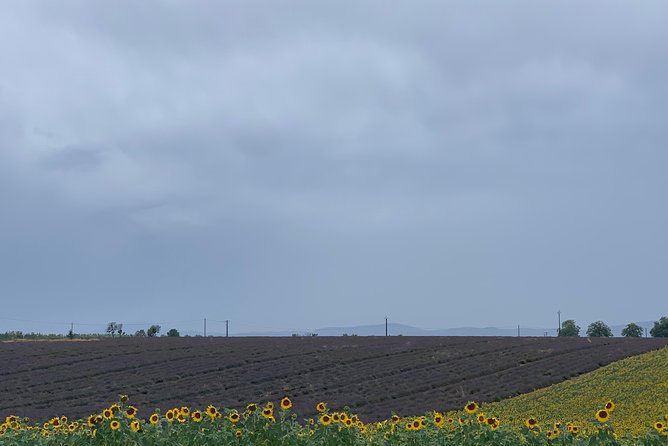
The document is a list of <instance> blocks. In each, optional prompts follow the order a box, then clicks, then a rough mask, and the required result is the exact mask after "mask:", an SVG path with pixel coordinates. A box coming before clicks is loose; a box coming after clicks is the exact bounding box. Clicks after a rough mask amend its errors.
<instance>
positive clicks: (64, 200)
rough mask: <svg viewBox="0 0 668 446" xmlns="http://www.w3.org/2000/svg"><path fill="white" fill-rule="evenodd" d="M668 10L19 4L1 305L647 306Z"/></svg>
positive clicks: (637, 316)
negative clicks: (8, 302)
mask: <svg viewBox="0 0 668 446" xmlns="http://www.w3.org/2000/svg"><path fill="white" fill-rule="evenodd" d="M667 9H668V8H666V7H665V6H664V5H663V4H662V3H661V2H646V3H643V4H642V5H634V6H633V8H631V7H629V6H628V5H625V4H624V3H621V2H619V3H618V2H608V3H606V5H605V8H601V6H600V5H598V4H595V3H593V2H591V3H581V2H580V3H577V4H576V3H568V2H560V3H558V4H553V3H543V4H537V3H535V2H517V3H516V4H515V5H514V6H513V7H512V8H511V7H510V6H508V5H500V4H498V3H496V2H481V3H479V4H475V5H474V4H469V3H467V4H464V3H461V4H442V3H439V2H423V3H420V4H418V5H416V4H410V5H409V4H403V5H392V7H388V6H387V5H386V4H385V3H381V2H363V3H356V4H355V5H352V4H351V5H341V4H340V3H338V2H318V3H313V2H297V3H295V2H290V3H282V2H272V3H267V2H243V3H241V2H240V3H225V4H214V3H210V2H201V3H196V4H189V5H188V6H185V5H182V4H180V3H178V2H174V3H169V2H167V3H164V2H159V3H152V2H142V3H137V4H128V5H123V6H122V7H121V6H118V5H113V4H95V5H91V4H88V3H82V2H59V3H57V4H56V3H53V4H43V3H39V2H13V3H7V4H3V5H2V6H1V7H0V12H1V13H0V30H2V31H0V37H1V38H0V60H1V61H2V66H3V67H4V68H3V70H2V72H1V73H0V204H1V205H2V208H3V212H2V213H1V215H0V240H1V241H2V242H3V244H5V245H6V246H8V247H9V249H7V250H3V251H2V253H0V266H2V271H3V276H4V277H3V280H1V281H0V294H1V295H3V296H7V299H12V300H16V302H17V304H16V306H15V309H14V311H15V315H16V316H17V317H22V318H24V319H30V317H26V315H34V316H31V317H32V318H33V319H36V320H45V319H49V318H51V319H64V320H69V319H71V318H75V319H77V318H78V319H80V320H82V321H98V320H100V319H103V320H105V319H108V318H115V319H118V320H126V321H127V320H130V319H131V318H135V319H140V320H155V319H161V320H176V319H179V320H180V319H182V318H185V319H189V320H190V319H193V320H195V319H199V318H201V317H204V316H206V315H211V316H210V317H212V318H214V317H215V316H214V314H221V316H220V317H221V318H227V319H232V320H235V321H238V324H239V325H242V326H243V325H244V324H245V326H247V327H248V328H259V329H262V328H281V327H311V328H313V327H316V326H322V325H342V324H356V323H366V322H375V321H377V320H379V318H382V317H383V316H384V315H385V314H389V315H391V316H392V317H393V318H394V319H402V320H401V321H400V322H405V323H412V324H415V325H422V326H432V327H433V326H456V325H499V326H508V325H514V324H517V323H521V324H523V325H536V326H544V325H548V324H552V321H553V319H554V313H555V312H556V310H557V309H559V308H560V309H562V310H563V311H564V314H566V315H568V317H570V318H576V319H578V320H579V321H583V323H584V322H587V321H591V320H596V319H606V320H609V321H610V322H611V323H623V322H627V320H629V321H630V320H647V319H651V318H658V317H659V316H660V315H659V314H656V311H657V308H658V307H659V302H660V300H659V299H660V297H659V296H661V294H662V293H663V292H665V286H664V284H663V282H662V280H661V278H660V277H661V271H662V269H661V268H662V265H665V261H666V259H665V254H663V253H665V252H666V249H665V248H666V244H667V243H666V238H665V235H664V231H663V228H664V227H665V225H666V220H667V213H666V210H665V206H662V205H661V203H662V201H663V197H662V191H663V190H665V189H666V186H668V184H667V181H666V179H665V174H664V172H663V167H662V166H665V165H666V161H668V160H667V159H666V158H667V157H668V156H667V155H666V153H665V150H663V148H662V143H663V142H664V141H665V139H666V136H667V135H666V131H665V129H664V125H663V122H662V117H663V114H664V113H663V112H664V111H665V104H666V99H668V91H667V89H666V85H665V82H664V81H663V79H665V75H666V72H667V68H668V67H666V62H665V60H666V59H665V57H663V54H662V53H663V46H664V45H663V44H662V42H663V41H664V40H665V38H666V37H667V36H666V31H665V30H664V26H663V24H664V22H665V20H663V18H664V17H665V14H666V12H668V11H667ZM53 298H57V299H62V302H67V305H68V306H67V308H60V307H59V306H58V308H51V307H50V306H49V305H47V303H48V302H53V300H51V299H53ZM91 300H93V301H94V302H95V305H91ZM34 302H38V303H43V304H45V305H37V308H40V309H38V310H35V305H34ZM193 302H196V304H193ZM41 308H44V309H43V310H42V309H41Z"/></svg>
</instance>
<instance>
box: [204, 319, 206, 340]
mask: <svg viewBox="0 0 668 446" xmlns="http://www.w3.org/2000/svg"><path fill="white" fill-rule="evenodd" d="M204 337H205V338H206V318H204Z"/></svg>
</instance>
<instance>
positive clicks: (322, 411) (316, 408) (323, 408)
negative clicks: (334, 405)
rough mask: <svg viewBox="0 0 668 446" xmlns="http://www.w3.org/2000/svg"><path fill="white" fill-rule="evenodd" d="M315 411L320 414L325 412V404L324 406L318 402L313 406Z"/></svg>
mask: <svg viewBox="0 0 668 446" xmlns="http://www.w3.org/2000/svg"><path fill="white" fill-rule="evenodd" d="M315 410H317V411H318V412H320V413H324V412H327V404H325V403H324V402H322V401H320V402H319V403H318V404H317V405H316V406H315Z"/></svg>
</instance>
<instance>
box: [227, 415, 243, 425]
mask: <svg viewBox="0 0 668 446" xmlns="http://www.w3.org/2000/svg"><path fill="white" fill-rule="evenodd" d="M239 418H241V417H240V416H239V413H237V412H232V413H231V414H229V415H228V416H227V419H228V420H230V422H232V423H236V422H237V421H239Z"/></svg>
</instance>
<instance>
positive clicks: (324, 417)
mask: <svg viewBox="0 0 668 446" xmlns="http://www.w3.org/2000/svg"><path fill="white" fill-rule="evenodd" d="M331 422H332V417H330V416H329V415H327V414H324V415H322V416H321V417H320V424H322V425H323V426H327V425H329V424H331Z"/></svg>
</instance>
